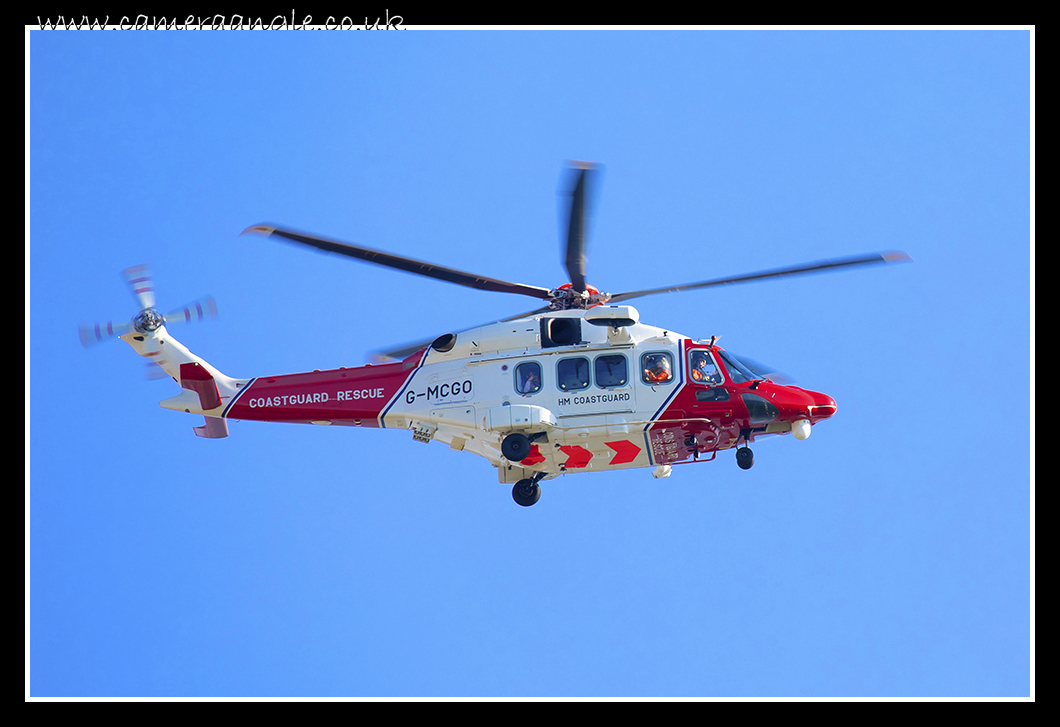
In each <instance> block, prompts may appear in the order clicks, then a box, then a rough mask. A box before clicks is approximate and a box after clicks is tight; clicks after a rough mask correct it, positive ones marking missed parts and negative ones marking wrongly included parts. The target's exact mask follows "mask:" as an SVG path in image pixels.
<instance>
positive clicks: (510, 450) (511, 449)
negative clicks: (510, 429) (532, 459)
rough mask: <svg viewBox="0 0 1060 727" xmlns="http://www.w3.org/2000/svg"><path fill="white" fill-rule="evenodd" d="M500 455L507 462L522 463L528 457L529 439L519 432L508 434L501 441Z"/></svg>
mask: <svg viewBox="0 0 1060 727" xmlns="http://www.w3.org/2000/svg"><path fill="white" fill-rule="evenodd" d="M501 454H503V455H504V456H505V457H507V459H508V461H509V462H522V461H523V460H524V459H526V458H527V457H529V456H530V438H529V437H527V436H526V435H525V434H520V433H519V432H515V433H514V434H509V435H508V436H507V437H505V438H504V439H503V440H502V441H501ZM531 504H533V503H531Z"/></svg>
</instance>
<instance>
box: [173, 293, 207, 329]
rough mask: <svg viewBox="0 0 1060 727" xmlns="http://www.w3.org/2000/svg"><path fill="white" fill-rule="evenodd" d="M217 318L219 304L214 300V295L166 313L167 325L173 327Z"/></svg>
mask: <svg viewBox="0 0 1060 727" xmlns="http://www.w3.org/2000/svg"><path fill="white" fill-rule="evenodd" d="M216 317H217V302H216V301H215V300H214V299H213V296H212V295H207V296H205V297H203V298H199V299H198V300H195V301H192V302H191V303H188V304H187V305H185V306H181V307H180V308H175V309H173V310H171V311H170V312H169V313H166V325H172V324H174V323H191V322H194V321H201V320H204V319H206V318H216Z"/></svg>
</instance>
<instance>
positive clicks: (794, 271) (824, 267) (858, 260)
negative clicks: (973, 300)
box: [609, 252, 912, 303]
mask: <svg viewBox="0 0 1060 727" xmlns="http://www.w3.org/2000/svg"><path fill="white" fill-rule="evenodd" d="M910 261H912V258H911V257H909V256H908V255H906V254H905V253H904V252H884V253H873V254H871V255H858V256H856V257H847V258H837V259H835V260H820V261H818V262H815V263H806V264H804V265H795V266H792V267H788V268H777V269H775V270H763V271H762V272H758V273H749V274H747V275H737V276H735V277H732V278H718V279H717V280H705V281H703V282H702V283H686V284H685V285H674V286H671V287H669V288H651V289H649V290H633V291H630V292H628V293H618V294H616V295H612V296H611V298H610V300H609V302H610V303H618V302H620V301H623V300H629V299H630V298H640V297H642V296H645V295H657V294H659V293H678V292H681V291H685V290H696V289H698V288H712V287H715V286H719V285H735V284H736V283H750V282H753V281H755V280H766V279H768V278H780V277H783V276H785V275H804V274H806V273H823V272H827V271H829V270H835V269H837V268H847V267H855V266H858V265H876V264H879V263H897V262H910Z"/></svg>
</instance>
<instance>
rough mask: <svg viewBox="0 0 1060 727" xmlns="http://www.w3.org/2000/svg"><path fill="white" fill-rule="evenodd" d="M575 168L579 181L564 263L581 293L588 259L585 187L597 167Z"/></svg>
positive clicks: (582, 165)
mask: <svg viewBox="0 0 1060 727" xmlns="http://www.w3.org/2000/svg"><path fill="white" fill-rule="evenodd" d="M572 165H573V167H574V168H575V169H578V170H579V172H578V181H577V182H575V184H574V189H573V190H571V192H570V196H571V201H570V214H569V219H568V224H567V241H566V245H565V247H564V249H565V257H564V263H565V264H566V266H567V274H568V275H569V276H570V282H571V287H572V288H574V290H576V291H577V292H579V293H584V292H585V289H586V288H585V285H586V283H585V269H586V264H587V261H588V260H587V258H586V256H585V229H586V217H587V211H586V204H585V187H586V184H587V181H588V179H587V178H588V176H589V174H590V172H592V171H593V170H594V169H595V165H593V164H591V163H589V162H573V163H572Z"/></svg>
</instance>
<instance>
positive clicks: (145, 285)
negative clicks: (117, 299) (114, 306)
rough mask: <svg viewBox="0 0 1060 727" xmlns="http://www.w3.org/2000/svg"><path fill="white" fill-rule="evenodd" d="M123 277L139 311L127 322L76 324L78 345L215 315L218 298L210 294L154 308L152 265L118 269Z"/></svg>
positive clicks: (147, 331)
mask: <svg viewBox="0 0 1060 727" xmlns="http://www.w3.org/2000/svg"><path fill="white" fill-rule="evenodd" d="M121 275H122V278H123V279H124V280H125V284H126V285H127V286H128V288H129V292H130V293H132V296H133V298H135V299H136V302H137V304H138V305H139V306H140V312H139V313H137V314H136V315H135V316H134V317H133V318H132V320H130V321H129V322H127V323H115V322H113V321H108V322H107V323H96V324H93V325H82V326H79V328H78V334H79V337H80V339H81V345H83V346H85V347H86V348H89V347H91V346H95V345H96V344H98V343H102V342H104V341H107V340H110V339H111V338H117V337H119V336H123V335H125V334H126V333H129V332H130V331H134V330H135V331H137V332H139V333H142V334H144V335H150V334H152V333H154V332H155V331H157V330H158V329H159V328H161V327H162V326H165V325H173V324H175V323H190V322H193V321H201V320H205V319H206V318H216V317H217V302H216V301H215V300H214V299H213V296H209V295H207V296H204V297H202V298H199V299H198V300H195V301H192V302H191V303H188V304H187V305H184V306H181V307H179V308H174V309H173V310H171V311H170V312H168V313H166V314H165V315H162V314H161V313H159V312H158V310H157V309H156V308H155V284H154V279H153V278H152V276H151V269H150V267H149V266H147V265H134V266H133V267H131V268H126V269H125V270H122V271H121Z"/></svg>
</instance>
